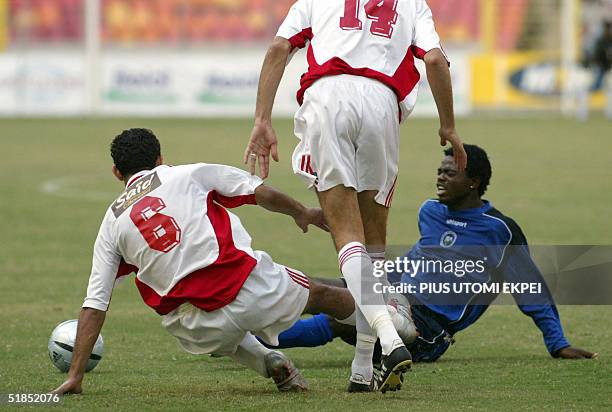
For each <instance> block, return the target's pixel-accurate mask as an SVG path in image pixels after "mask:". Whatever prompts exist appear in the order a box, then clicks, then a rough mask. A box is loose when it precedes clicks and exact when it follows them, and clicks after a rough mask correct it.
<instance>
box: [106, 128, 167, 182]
mask: <svg viewBox="0 0 612 412" xmlns="http://www.w3.org/2000/svg"><path fill="white" fill-rule="evenodd" d="M110 152H111V157H112V158H113V162H115V166H116V167H117V169H118V170H119V171H120V172H121V174H122V175H123V176H126V177H127V176H131V175H133V174H134V173H138V172H140V171H142V170H150V169H153V168H155V162H156V161H157V159H158V158H159V156H160V155H161V146H160V144H159V140H157V137H155V134H153V132H152V131H151V130H149V129H128V130H124V131H123V132H121V134H119V135H117V136H115V138H114V139H113V142H112V143H111V147H110Z"/></svg>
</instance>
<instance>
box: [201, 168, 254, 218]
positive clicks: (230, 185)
mask: <svg viewBox="0 0 612 412" xmlns="http://www.w3.org/2000/svg"><path fill="white" fill-rule="evenodd" d="M192 176H193V178H194V180H195V181H196V182H197V183H198V184H200V185H201V186H202V187H203V188H204V189H205V190H209V191H211V192H214V194H213V196H214V200H215V201H216V202H217V203H219V204H220V205H222V206H224V207H228V208H233V207H238V206H242V205H245V204H253V205H254V204H257V202H256V200H255V189H257V188H258V187H259V186H260V185H261V184H262V183H263V181H262V180H261V179H260V178H259V177H258V176H255V175H251V174H250V173H248V172H245V171H244V170H242V169H238V168H236V167H232V166H225V165H215V164H204V163H201V164H198V165H196V168H195V170H194V171H193V173H192Z"/></svg>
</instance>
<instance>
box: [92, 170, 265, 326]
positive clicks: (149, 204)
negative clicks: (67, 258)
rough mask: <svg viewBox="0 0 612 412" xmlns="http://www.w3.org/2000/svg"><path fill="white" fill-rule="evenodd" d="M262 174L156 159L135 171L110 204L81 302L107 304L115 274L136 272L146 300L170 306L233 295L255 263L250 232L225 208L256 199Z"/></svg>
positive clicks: (219, 302) (221, 301)
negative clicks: (154, 165)
mask: <svg viewBox="0 0 612 412" xmlns="http://www.w3.org/2000/svg"><path fill="white" fill-rule="evenodd" d="M260 184H262V181H261V179H259V178H258V177H257V176H251V175H250V174H249V173H247V172H245V171H243V170H240V169H236V168H233V167H229V166H222V165H212V164H204V163H200V164H193V165H183V166H175V167H170V166H159V167H157V168H155V169H153V170H147V171H143V172H139V173H137V174H135V175H134V176H132V177H131V178H130V180H129V182H128V184H127V186H126V188H125V190H124V192H123V193H122V194H121V195H120V196H119V197H118V198H117V200H115V201H114V202H113V204H112V205H111V206H110V207H109V208H108V211H107V212H106V215H105V216H104V220H103V222H102V225H101V227H100V231H99V233H98V237H97V239H96V242H95V246H94V254H93V264H92V271H91V276H90V279H89V286H88V288H87V298H86V299H85V302H84V304H83V307H89V308H94V309H98V310H103V311H105V310H107V309H108V305H109V303H110V298H111V293H112V290H113V287H114V285H115V281H116V280H117V279H118V278H120V277H122V276H125V275H128V274H130V273H132V272H134V271H135V272H137V275H136V286H137V287H138V290H139V292H140V294H141V296H142V298H143V299H144V301H145V303H146V304H147V305H149V306H150V307H152V308H153V309H155V310H156V311H157V312H158V313H159V314H162V315H163V314H166V313H169V312H170V311H172V310H173V309H175V308H177V307H178V306H180V305H181V304H183V303H184V302H190V303H191V304H193V305H194V306H196V307H198V308H200V309H203V310H206V311H213V310H216V309H218V308H220V307H222V306H225V305H226V304H228V303H230V302H231V301H232V300H234V298H235V297H236V295H237V294H238V292H239V291H240V288H241V287H242V284H243V283H244V281H245V280H246V279H247V277H248V276H249V274H250V272H251V270H252V269H253V267H254V266H255V265H256V263H257V262H256V260H255V258H254V257H253V256H254V254H253V250H252V249H251V237H250V236H249V234H248V233H247V231H246V230H245V229H244V227H243V226H242V224H241V222H240V219H239V218H238V217H237V216H236V215H234V214H232V213H229V212H228V211H227V210H226V209H225V208H226V207H227V208H233V207H237V206H240V205H244V204H255V194H254V193H255V189H256V188H257V187H258V186H259V185H260Z"/></svg>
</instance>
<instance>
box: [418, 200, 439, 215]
mask: <svg viewBox="0 0 612 412" xmlns="http://www.w3.org/2000/svg"><path fill="white" fill-rule="evenodd" d="M443 210H444V205H443V204H442V203H440V201H439V200H437V199H427V200H426V201H424V202H423V203H422V204H421V206H420V207H419V216H421V214H426V213H437V212H441V211H443Z"/></svg>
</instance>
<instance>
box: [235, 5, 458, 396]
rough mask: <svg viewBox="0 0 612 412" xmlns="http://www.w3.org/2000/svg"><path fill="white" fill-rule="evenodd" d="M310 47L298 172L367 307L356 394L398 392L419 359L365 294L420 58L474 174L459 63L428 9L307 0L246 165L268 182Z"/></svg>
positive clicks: (263, 84)
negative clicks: (297, 59) (300, 58)
mask: <svg viewBox="0 0 612 412" xmlns="http://www.w3.org/2000/svg"><path fill="white" fill-rule="evenodd" d="M308 42H310V45H309V47H308V52H307V59H308V65H309V67H308V71H307V72H306V73H305V74H304V75H303V76H302V78H301V88H300V90H299V91H298V94H297V98H298V102H299V103H300V105H301V107H300V109H299V110H298V112H297V113H296V115H295V134H296V136H297V137H298V139H299V140H300V142H299V144H298V146H297V148H296V149H295V151H294V153H293V170H294V172H295V173H296V174H297V175H299V176H301V177H303V178H305V179H306V182H307V184H308V185H309V186H310V187H314V188H315V189H316V191H317V194H318V197H319V202H320V204H321V207H322V208H323V211H324V213H325V217H326V219H327V222H328V224H329V227H330V230H331V233H332V236H333V238H334V242H335V246H336V250H337V252H338V260H339V263H340V268H341V271H342V274H343V275H344V278H345V280H346V283H347V285H348V288H349V290H350V291H351V293H352V294H353V296H354V297H355V300H356V302H357V304H358V305H359V309H360V310H359V311H358V315H357V331H358V334H357V347H356V352H355V358H354V361H353V364H352V375H351V379H350V382H349V388H348V390H349V392H357V391H370V390H372V389H381V390H383V391H384V390H394V389H399V386H400V382H401V374H402V373H403V372H404V371H405V370H407V369H408V368H409V367H410V363H411V361H410V353H409V352H408V351H407V350H406V348H405V347H404V345H403V343H402V341H401V339H399V337H398V334H397V332H396V330H395V329H394V328H393V325H392V322H391V320H390V318H389V314H388V313H387V311H386V308H385V306H384V298H383V296H380V295H377V296H372V293H371V292H370V293H369V296H368V298H367V299H365V295H366V294H367V293H368V292H367V291H366V290H365V288H366V285H368V284H371V277H372V259H383V258H384V248H385V243H386V225H387V216H388V209H389V207H390V205H391V200H392V197H393V193H394V190H395V183H396V179H397V172H398V170H397V169H398V167H397V165H398V151H399V150H398V146H399V125H400V123H401V121H403V120H405V119H406V118H407V116H408V115H409V114H410V112H411V111H412V109H413V108H414V105H415V102H416V97H417V88H418V83H419V77H420V75H419V72H418V70H417V69H416V67H415V64H414V59H415V58H418V59H423V60H424V61H425V65H426V68H427V77H428V80H429V84H430V86H431V89H432V92H433V95H434V98H435V101H436V104H437V107H438V113H439V118H440V129H439V136H440V143H441V144H442V145H446V144H447V143H448V142H450V143H451V144H452V146H453V149H454V153H455V162H456V164H457V166H458V168H459V170H463V169H464V168H465V165H466V161H467V160H466V159H467V156H466V154H465V151H464V150H463V146H462V144H461V139H460V138H459V135H458V134H457V132H456V130H455V119H454V111H453V101H452V87H451V80H450V72H449V68H448V60H447V58H446V55H445V54H444V52H443V51H442V48H441V46H440V39H439V37H438V35H437V33H436V31H435V27H434V23H433V19H432V15H431V11H430V9H429V7H428V5H427V3H426V2H425V0H364V1H359V0H326V1H317V0H298V1H297V2H296V3H295V4H294V5H293V7H292V8H291V9H290V11H289V13H288V15H287V17H286V19H285V21H284V22H283V23H282V25H281V27H280V29H279V30H278V33H277V37H276V38H275V39H274V41H273V43H272V45H271V47H270V48H269V50H268V53H267V55H266V58H265V61H264V63H263V67H262V70H261V76H260V80H259V90H258V95H257V107H256V110H255V125H254V128H253V131H252V133H251V138H250V141H249V143H248V146H247V148H246V151H245V155H244V156H245V158H244V160H245V163H249V165H250V168H251V172H252V173H254V172H255V164H256V162H258V163H259V168H260V174H261V176H262V177H263V178H265V177H267V175H268V172H269V157H270V155H271V156H272V158H273V159H274V160H276V161H278V151H277V138H276V134H275V132H274V129H273V128H272V123H271V113H272V106H273V104H274V97H275V95H276V91H277V89H278V85H279V82H280V80H281V78H282V76H283V73H284V68H285V65H286V63H287V61H288V59H289V57H290V55H291V53H292V52H293V51H294V50H295V49H298V48H302V47H305V46H306V45H307V43H308ZM365 245H367V249H366V246H365ZM362 274H363V276H362ZM362 290H363V293H361V291H362ZM362 299H364V300H368V302H367V303H369V304H365V303H366V302H364V300H362ZM376 335H377V336H378V338H379V339H380V341H381V345H382V350H383V358H382V369H381V373H380V374H379V375H377V376H376V377H374V378H373V370H372V362H371V354H372V351H373V348H374V343H375V340H376Z"/></svg>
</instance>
